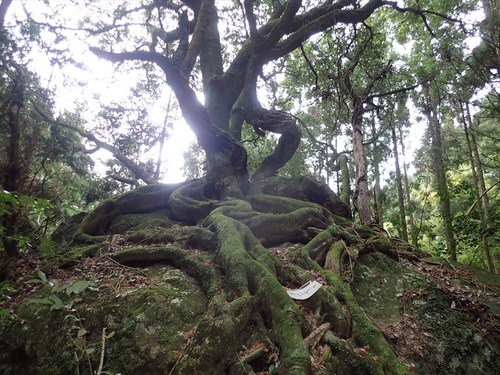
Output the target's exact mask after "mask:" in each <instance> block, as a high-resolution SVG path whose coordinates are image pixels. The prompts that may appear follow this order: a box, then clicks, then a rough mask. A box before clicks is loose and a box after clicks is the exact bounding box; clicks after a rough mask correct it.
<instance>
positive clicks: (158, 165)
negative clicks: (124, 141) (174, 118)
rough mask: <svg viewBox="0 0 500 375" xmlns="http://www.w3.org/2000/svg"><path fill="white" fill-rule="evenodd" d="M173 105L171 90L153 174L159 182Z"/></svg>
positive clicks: (156, 181) (155, 180)
mask: <svg viewBox="0 0 500 375" xmlns="http://www.w3.org/2000/svg"><path fill="white" fill-rule="evenodd" d="M171 106H172V92H170V95H169V96H168V102H167V109H166V113H165V119H164V121H163V128H162V129H161V134H160V149H159V150H158V159H157V160H156V167H155V172H154V174H153V181H154V182H155V183H158V181H159V180H160V171H161V164H162V158H163V147H164V146H165V138H166V136H167V127H168V124H169V122H170V109H171Z"/></svg>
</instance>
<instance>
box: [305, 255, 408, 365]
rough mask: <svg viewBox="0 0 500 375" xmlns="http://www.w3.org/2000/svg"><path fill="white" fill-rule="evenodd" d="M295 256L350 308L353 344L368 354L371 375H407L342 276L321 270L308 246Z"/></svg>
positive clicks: (367, 362) (367, 359) (364, 360)
mask: <svg viewBox="0 0 500 375" xmlns="http://www.w3.org/2000/svg"><path fill="white" fill-rule="evenodd" d="M296 256H297V257H298V258H300V259H299V264H301V265H302V267H304V268H306V269H309V270H312V271H315V272H319V273H320V274H321V275H322V276H323V277H324V278H325V279H326V280H327V281H328V283H329V284H330V286H331V289H332V291H333V293H334V294H335V296H336V298H337V299H338V300H340V301H342V303H343V304H344V305H345V306H347V308H348V309H349V312H350V315H351V318H352V336H351V341H352V344H353V345H355V346H356V347H358V348H360V349H362V350H363V351H366V353H367V354H366V355H364V356H363V363H364V364H365V365H366V366H368V367H369V368H370V369H371V372H370V373H373V374H398V375H399V374H407V373H408V371H407V370H406V368H405V367H404V365H403V364H402V363H401V361H399V359H398V358H397V356H396V353H395V352H394V350H393V349H392V347H391V346H390V345H389V343H388V342H387V341H386V339H385V338H384V336H383V335H382V333H381V332H380V330H379V329H378V328H377V327H376V326H375V325H374V324H373V322H372V321H371V320H370V319H369V318H368V316H367V315H366V314H365V313H364V311H363V310H362V309H361V307H360V306H359V305H358V303H357V302H356V299H355V298H354V295H353V294H352V292H351V291H350V289H349V288H348V287H347V286H346V285H345V284H344V283H343V282H342V280H341V278H340V276H339V274H338V273H337V272H334V271H330V270H325V269H323V268H322V267H320V266H319V265H318V264H317V263H316V262H315V261H313V260H312V259H311V258H310V256H309V251H308V249H307V247H303V248H302V249H299V250H298V251H297V254H296ZM332 349H335V348H332ZM337 349H338V348H337Z"/></svg>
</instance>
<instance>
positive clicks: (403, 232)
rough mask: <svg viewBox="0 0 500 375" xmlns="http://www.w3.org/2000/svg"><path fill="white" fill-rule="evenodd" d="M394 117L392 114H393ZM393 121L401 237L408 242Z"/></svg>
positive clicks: (401, 179) (392, 120)
mask: <svg viewBox="0 0 500 375" xmlns="http://www.w3.org/2000/svg"><path fill="white" fill-rule="evenodd" d="M391 117H392V114H391ZM389 121H390V122H391V135H392V148H393V153H394V168H395V170H396V187H397V190H398V205H399V220H400V222H401V237H402V238H403V240H405V241H406V242H408V226H407V225H406V207H405V198H404V194H403V183H402V182H403V178H402V176H401V167H400V165H399V152H398V137H397V135H396V124H394V119H392V118H391V119H390V120H389Z"/></svg>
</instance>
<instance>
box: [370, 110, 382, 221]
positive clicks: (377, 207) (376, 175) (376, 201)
mask: <svg viewBox="0 0 500 375" xmlns="http://www.w3.org/2000/svg"><path fill="white" fill-rule="evenodd" d="M371 124H372V134H376V128H375V121H374V119H372V121H371ZM378 147H379V146H378V142H377V141H375V142H373V148H372V150H373V151H372V154H373V179H374V180H375V185H374V187H373V213H374V218H373V219H374V220H375V222H376V223H377V224H381V223H382V220H383V219H382V205H381V204H380V195H381V192H382V188H381V187H380V165H379V164H380V159H381V157H380V150H379V149H378Z"/></svg>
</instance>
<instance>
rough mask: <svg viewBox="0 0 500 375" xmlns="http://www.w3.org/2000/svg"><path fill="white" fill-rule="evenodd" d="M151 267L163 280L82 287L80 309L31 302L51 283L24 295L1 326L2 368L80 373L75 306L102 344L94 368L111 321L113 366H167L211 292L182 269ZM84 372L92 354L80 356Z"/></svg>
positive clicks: (109, 358) (154, 369) (129, 370)
mask: <svg viewBox="0 0 500 375" xmlns="http://www.w3.org/2000/svg"><path fill="white" fill-rule="evenodd" d="M148 272H150V273H151V274H152V275H154V278H155V279H156V280H157V282H156V283H155V284H153V285H151V286H147V287H142V288H136V289H123V290H117V291H114V292H112V291H111V290H107V289H103V290H99V291H88V292H83V293H82V295H81V296H79V297H81V298H82V300H81V301H80V302H77V303H76V304H75V311H69V310H68V311H51V310H50V307H49V306H47V305H40V304H37V303H32V302H31V301H32V300H33V298H34V297H38V298H41V297H44V296H47V294H48V293H50V289H44V290H43V291H41V292H39V293H38V294H37V295H36V296H33V298H31V299H30V300H26V301H25V302H23V303H22V304H21V305H20V306H19V307H18V308H17V309H16V315H17V319H16V321H15V322H12V323H10V324H3V325H2V327H1V335H2V340H1V342H0V373H2V374H35V373H36V374H70V373H76V360H75V357H74V353H75V352H78V349H77V348H76V346H75V345H74V344H73V342H72V340H71V339H70V338H69V337H70V336H69V335H70V333H71V332H72V331H71V329H70V323H71V322H72V320H71V319H65V316H66V315H68V314H70V313H71V314H73V315H75V314H78V316H80V317H81V319H82V322H83V323H82V324H83V326H84V327H85V329H86V330H87V331H88V333H87V334H86V335H85V339H86V340H87V342H88V345H89V347H93V348H95V352H94V354H92V356H91V361H92V363H93V364H94V370H95V369H96V368H97V365H96V364H97V363H98V359H99V355H100V343H101V331H102V328H103V327H107V332H108V333H109V332H115V335H114V336H113V337H111V338H109V339H108V340H107V342H106V352H105V369H106V370H108V371H110V372H112V373H119V372H121V373H123V374H144V373H148V374H156V373H158V374H159V373H164V372H165V369H168V368H171V367H172V366H173V364H174V363H175V361H176V353H177V352H178V351H181V350H182V349H183V347H184V345H185V344H186V342H187V337H188V335H187V332H188V331H190V330H191V329H192V328H193V327H195V326H196V324H197V322H198V321H199V320H200V319H201V316H202V315H203V313H204V312H205V310H206V305H207V300H206V298H205V296H204V293H203V292H202V291H201V289H200V287H199V286H198V285H197V282H196V281H195V280H194V279H193V278H191V277H189V276H187V275H186V274H185V273H183V272H182V271H180V270H178V269H170V268H165V267H157V268H155V269H152V270H150V271H148ZM96 285H98V284H96ZM61 298H64V296H61ZM73 337H74V336H73ZM80 373H81V374H88V373H89V370H88V366H87V364H86V362H85V361H81V363H80Z"/></svg>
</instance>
